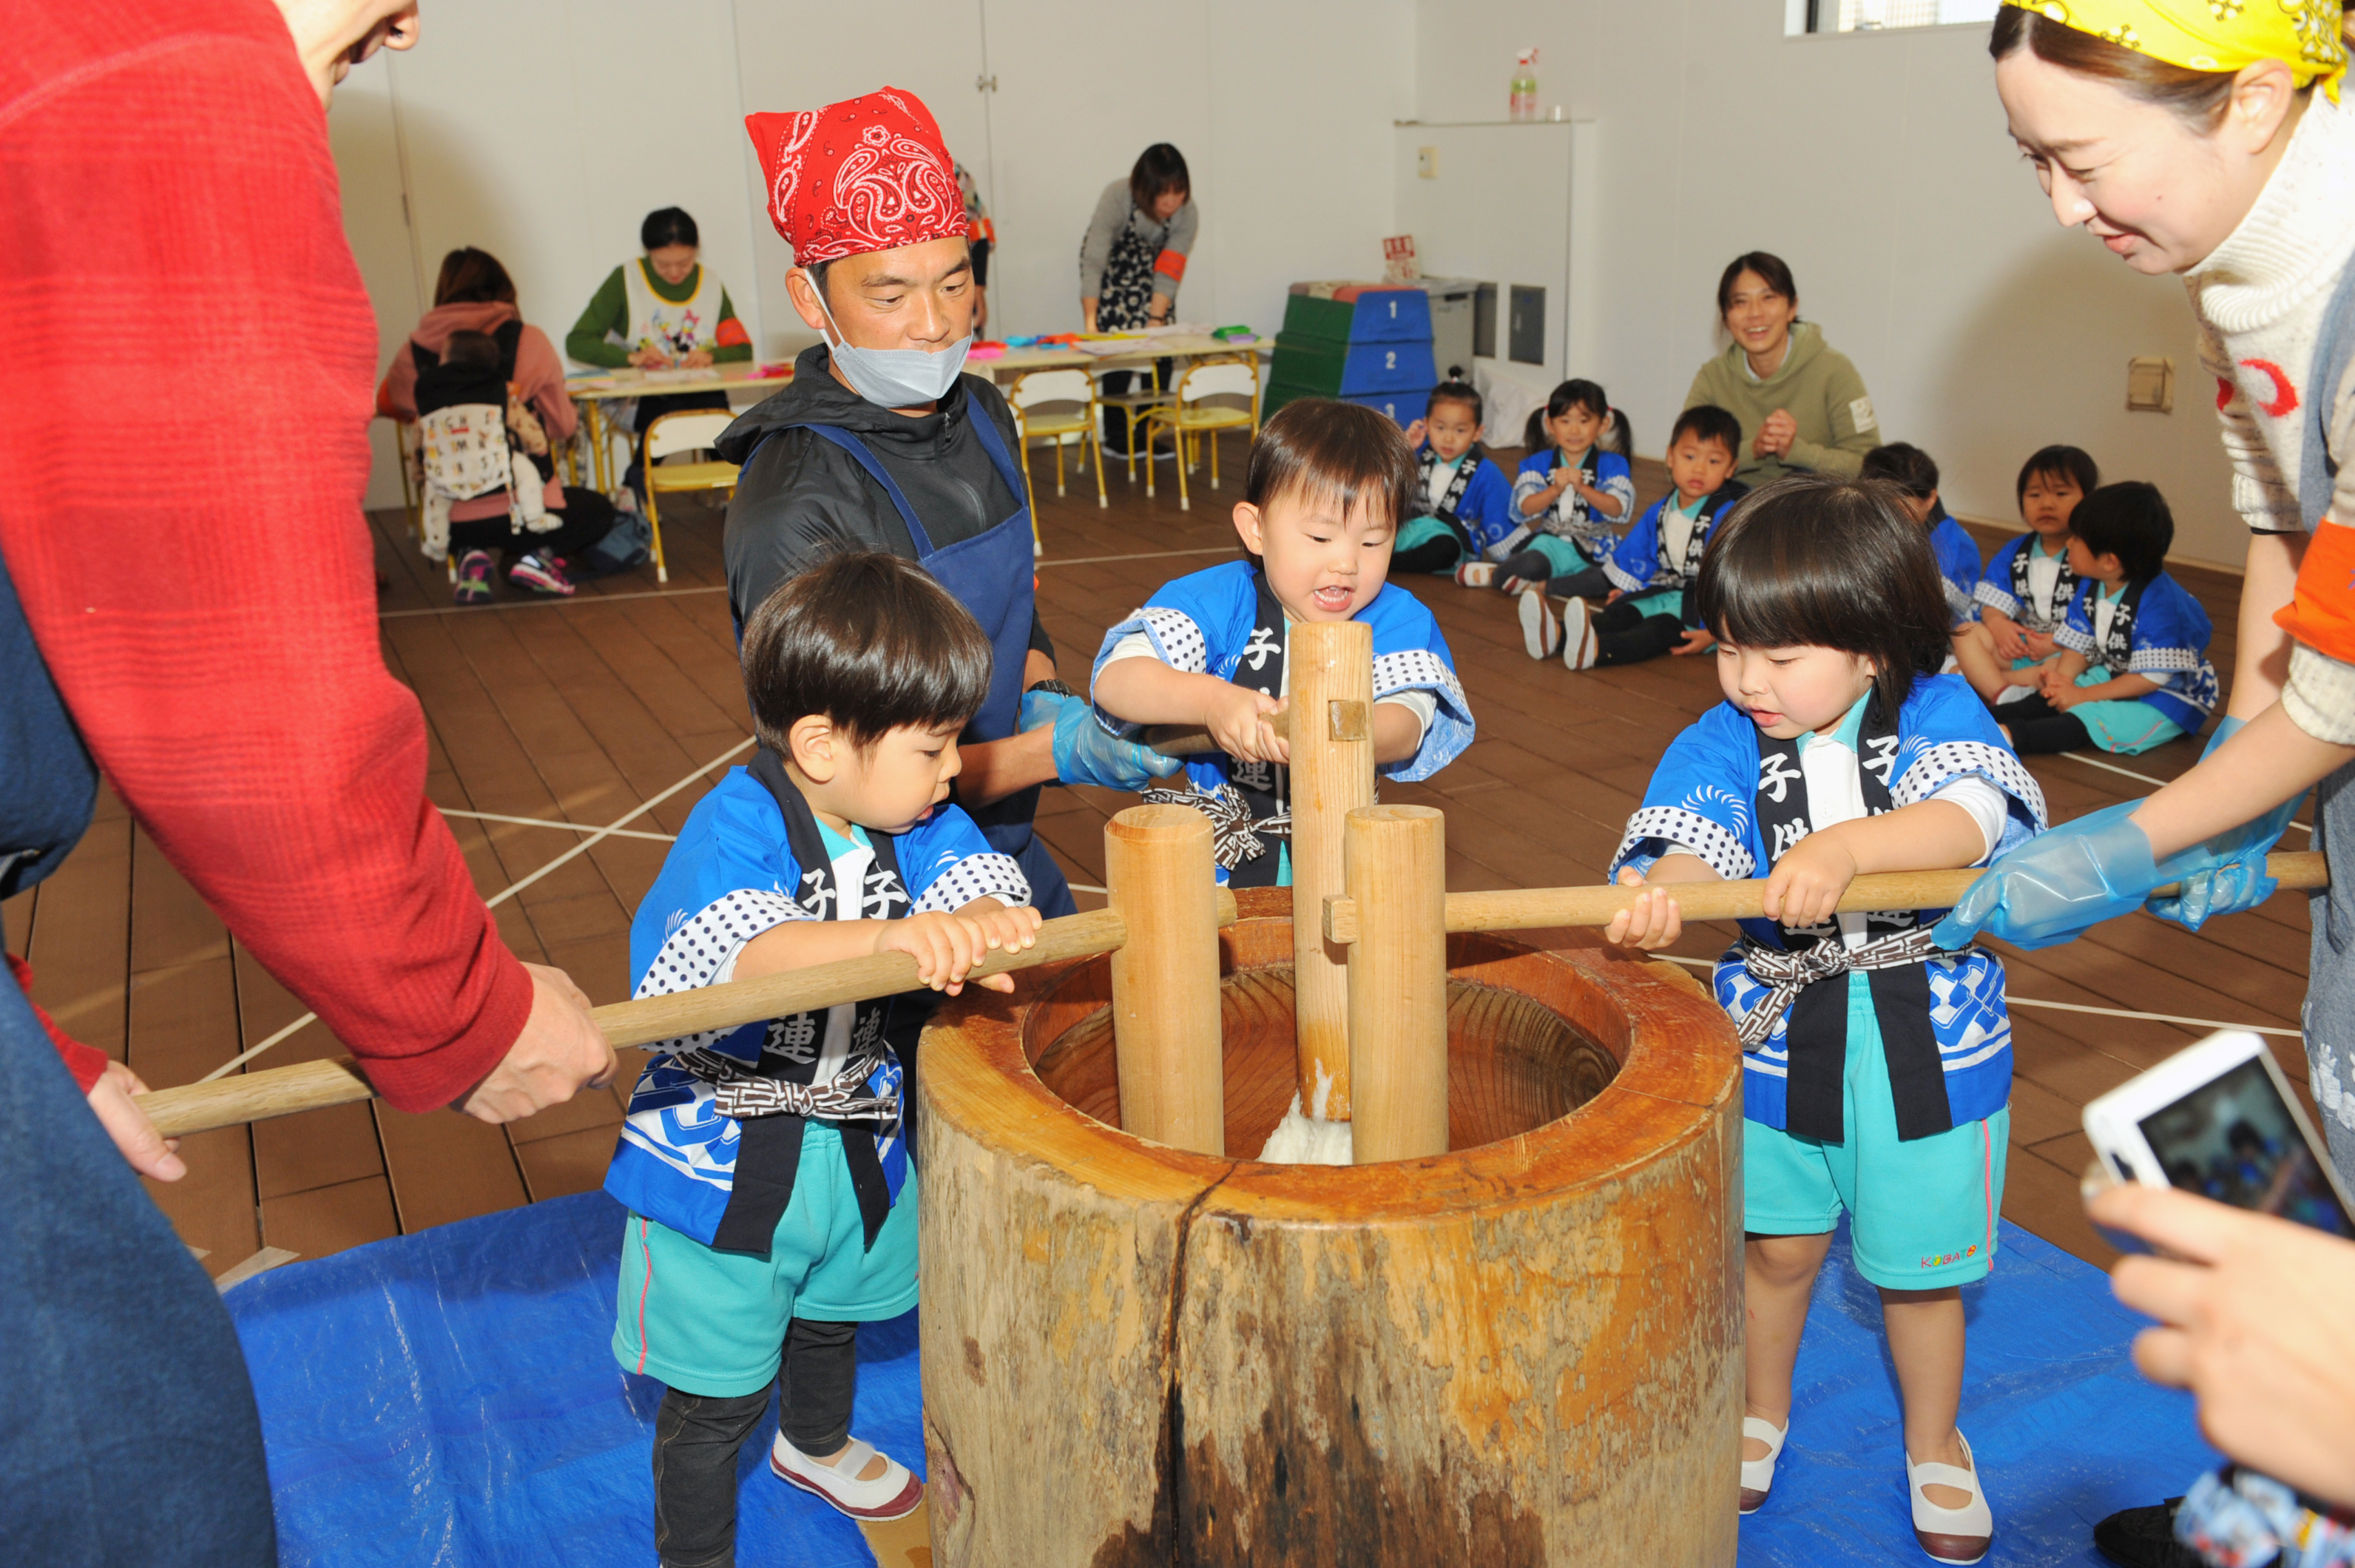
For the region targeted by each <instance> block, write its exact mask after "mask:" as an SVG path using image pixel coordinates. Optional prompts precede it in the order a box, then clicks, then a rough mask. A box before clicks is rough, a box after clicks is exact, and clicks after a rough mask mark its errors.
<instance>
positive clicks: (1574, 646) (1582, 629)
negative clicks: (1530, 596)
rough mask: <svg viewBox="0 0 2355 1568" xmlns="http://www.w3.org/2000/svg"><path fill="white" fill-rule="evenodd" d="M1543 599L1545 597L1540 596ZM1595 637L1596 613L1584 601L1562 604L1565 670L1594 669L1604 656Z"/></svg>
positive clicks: (1563, 665)
mask: <svg viewBox="0 0 2355 1568" xmlns="http://www.w3.org/2000/svg"><path fill="white" fill-rule="evenodd" d="M1538 597H1540V598H1542V597H1544V595H1542V594H1540V595H1538ZM1602 653H1603V650H1602V645H1601V644H1599V643H1598V642H1597V641H1596V640H1595V636H1594V612H1593V611H1592V610H1589V609H1588V608H1587V607H1586V601H1585V600H1583V599H1565V600H1563V601H1562V602H1561V665H1562V667H1563V668H1564V669H1593V667H1594V661H1595V660H1596V659H1598V658H1600V657H1601V656H1602Z"/></svg>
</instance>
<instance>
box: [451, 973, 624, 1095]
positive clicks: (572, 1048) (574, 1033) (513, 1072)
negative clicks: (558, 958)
mask: <svg viewBox="0 0 2355 1568" xmlns="http://www.w3.org/2000/svg"><path fill="white" fill-rule="evenodd" d="M524 968H525V970H526V971H527V973H528V974H529V975H530V976H531V1016H530V1017H529V1018H527V1019H525V1020H524V1025H523V1032H522V1033H521V1034H519V1035H517V1036H516V1042H515V1044H513V1045H512V1046H509V1047H508V1048H507V1053H506V1056H505V1057H504V1058H503V1059H501V1061H500V1062H499V1064H498V1065H497V1066H496V1067H494V1068H492V1069H491V1075H490V1076H489V1077H487V1078H485V1079H484V1080H483V1081H482V1082H481V1083H477V1084H475V1085H474V1093H471V1094H469V1095H467V1096H466V1098H465V1099H464V1101H463V1102H461V1104H460V1105H459V1109H461V1110H463V1111H464V1112H465V1113H466V1115H470V1116H472V1117H474V1119H475V1120H476V1121H480V1122H490V1123H494V1124H496V1123H499V1122H519V1121H521V1120H523V1118H524V1117H526V1116H529V1115H536V1114H537V1113H538V1112H541V1111H545V1110H547V1109H548V1108H549V1106H550V1105H561V1104H564V1102H565V1101H567V1100H570V1098H572V1096H573V1095H575V1094H578V1093H581V1090H583V1089H602V1088H603V1087H604V1086H605V1085H606V1084H608V1083H612V1082H613V1073H614V1072H615V1071H616V1070H617V1069H618V1067H619V1065H620V1063H619V1062H617V1061H615V1059H614V1056H613V1047H612V1046H610V1045H608V1044H606V1043H605V1036H604V1034H603V1032H602V1030H600V1029H598V1028H597V1020H596V1019H592V1018H591V1017H590V1016H589V998H588V997H584V996H582V995H581V987H578V986H576V985H574V984H573V983H572V976H570V975H567V974H566V973H565V972H564V971H563V970H561V969H551V968H549V966H548V965H544V964H527V965H524Z"/></svg>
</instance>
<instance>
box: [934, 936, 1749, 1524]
mask: <svg viewBox="0 0 2355 1568" xmlns="http://www.w3.org/2000/svg"><path fill="white" fill-rule="evenodd" d="M1289 912H1290V895H1289V894H1288V892H1286V891H1277V890H1267V891H1245V892H1243V893H1242V894H1241V915H1242V918H1241V921H1240V922H1239V923H1237V924H1236V925H1235V926H1234V927H1233V928H1232V929H1231V930H1229V931H1226V932H1224V933H1221V934H1220V946H1221V968H1222V972H1223V973H1224V974H1225V976H1226V979H1225V981H1224V983H1223V985H1222V988H1221V1029H1222V1035H1223V1041H1222V1047H1223V1065H1224V1072H1225V1078H1226V1092H1225V1097H1224V1098H1225V1122H1226V1129H1227V1147H1228V1148H1229V1149H1231V1150H1235V1151H1255V1150H1256V1149H1257V1148H1258V1147H1260V1145H1261V1143H1262V1142H1263V1140H1264V1139H1265V1137H1266V1136H1267V1134H1268V1132H1269V1131H1270V1130H1271V1129H1272V1128H1273V1125H1274V1123H1275V1121H1276V1119H1277V1118H1278V1116H1280V1115H1282V1113H1283V1112H1284V1108H1285V1106H1286V1105H1287V1104H1289V1102H1290V1100H1291V1096H1292V1092H1293V1089H1294V1086H1295V1080H1294V1063H1295V1057H1294V1053H1293V1049H1292V1047H1293V1024H1292V1019H1291V1014H1290V1006H1289V1002H1290V994H1291V984H1290V980H1291V976H1290V972H1289V971H1290V963H1291V959H1292V954H1293V937H1292V930H1291V921H1290V919H1289ZM1448 950H1449V951H1448V959H1449V968H1450V976H1451V985H1450V987H1449V990H1450V995H1449V1000H1448V1032H1449V1037H1450V1056H1449V1094H1448V1124H1449V1128H1448V1130H1449V1141H1450V1145H1451V1149H1450V1152H1448V1153H1446V1154H1444V1155H1438V1156H1433V1157H1423V1158H1417V1159H1411V1160H1398V1161H1393V1162H1390V1163H1386V1164H1378V1165H1367V1166H1355V1167H1316V1166H1284V1165H1267V1164H1262V1163H1260V1162H1259V1161H1257V1160H1253V1159H1247V1158H1234V1157H1226V1158H1217V1157H1209V1156H1204V1155H1199V1154H1193V1153H1189V1152H1187V1151H1185V1150H1181V1149H1177V1148H1172V1147H1167V1146H1165V1145H1160V1144H1155V1143H1149V1142H1146V1141H1145V1140H1143V1139H1140V1138H1136V1137H1134V1136H1130V1135H1128V1134H1126V1133H1124V1132H1123V1131H1121V1130H1120V1129H1119V1128H1118V1126H1117V1125H1114V1123H1115V1122H1116V1121H1117V1118H1118V1109H1119V1094H1118V1084H1117V1079H1116V1067H1115V1061H1114V1052H1113V1049H1112V1040H1111V1031H1110V1029H1109V1026H1108V1022H1107V1014H1106V1007H1107V1004H1108V1001H1109V998H1110V996H1111V981H1110V976H1109V965H1108V963H1107V962H1106V961H1105V960H1102V959H1096V960H1083V961H1078V962H1073V963H1069V964H1065V965H1059V966H1053V967H1048V968H1041V969H1038V970H1033V971H1030V972H1028V973H1027V974H1025V975H1023V976H1020V977H1019V979H1018V982H1017V985H1018V988H1017V990H1016V991H1015V993H1014V994H1013V995H1011V996H1000V995H996V994H993V993H988V992H979V991H975V992H969V993H968V994H967V995H966V996H965V997H963V998H959V999H958V1000H956V1001H954V1002H951V1003H949V1004H947V1005H945V1006H944V1007H943V1008H942V1010H941V1012H940V1014H939V1015H938V1018H937V1019H936V1020H935V1022H934V1023H933V1025H932V1028H931V1029H929V1030H928V1031H927V1033H926V1036H925V1040H924V1046H923V1051H922V1069H921V1071H920V1072H919V1073H918V1074H917V1077H918V1083H919V1093H920V1094H921V1096H922V1101H923V1105H922V1112H921V1114H920V1115H919V1116H918V1117H917V1124H916V1125H917V1135H916V1136H917V1140H918V1164H919V1166H920V1167H921V1168H922V1172H923V1182H924V1189H923V1201H922V1227H923V1243H922V1244H923V1259H924V1307H923V1312H922V1317H921V1323H922V1330H921V1332H922V1358H923V1368H924V1373H923V1378H924V1415H925V1439H926V1450H927V1456H928V1458H929V1461H930V1467H929V1473H930V1482H929V1486H928V1488H927V1490H928V1494H929V1498H930V1501H931V1507H932V1542H933V1548H934V1551H935V1553H936V1554H937V1556H936V1560H937V1561H938V1563H940V1564H941V1565H942V1568H985V1565H993V1568H994V1565H996V1564H1003V1563H1072V1564H1087V1565H1089V1568H1115V1565H1123V1564H1137V1565H1142V1564H1146V1563H1152V1564H1156V1568H1158V1565H1164V1564H1171V1563H1176V1564H1184V1565H1188V1568H1192V1565H1209V1564H1236V1565H1238V1568H1240V1565H1241V1564H1244V1563H1250V1564H1253V1565H1257V1568H1268V1565H1271V1564H1277V1563H1298V1564H1303V1565H1307V1564H1317V1565H1320V1568H1321V1565H1324V1564H1330V1563H1480V1564H1483V1565H1484V1568H1485V1565H1487V1564H1498V1565H1506V1564H1523V1563H1527V1564H1538V1563H1622V1562H1624V1563H1645V1564H1647V1565H1648V1564H1668V1565H1686V1564H1690V1565H1694V1568H1704V1565H1706V1568H1721V1565H1724V1564H1730V1563H1732V1562H1733V1561H1734V1546H1735V1521H1736V1507H1737V1501H1738V1497H1737V1494H1738V1491H1739V1484H1740V1483H1739V1457H1740V1441H1741V1439H1740V1432H1741V1417H1742V1353H1741V1351H1742V1305H1741V1304H1742V1221H1741V1207H1740V1194H1741V1180H1740V1171H1741V1157H1742V1156H1741V1151H1742V1141H1741V1140H1742V1134H1741V1118H1742V1099H1741V1082H1740V1080H1741V1071H1742V1070H1741V1058H1740V1054H1739V1051H1737V1049H1736V1047H1735V1045H1734V1041H1733V1036H1732V1029H1731V1027H1730V1026H1729V1025H1728V1023H1727V1022H1726V1019H1725V1015H1724V1013H1723V1012H1722V1011H1721V1009H1720V1008H1718V1007H1717V1006H1716V1005H1715V1003H1714V1002H1712V1001H1711V1000H1710V997H1708V996H1707V995H1706V994H1705V993H1703V992H1702V991H1701V990H1700V987H1698V986H1696V985H1695V984H1694V983H1693V982H1692V981H1691V980H1690V979H1689V978H1688V977H1687V976H1684V975H1683V974H1681V973H1680V972H1678V971H1676V970H1674V969H1672V968H1670V967H1669V966H1668V965H1664V964H1656V963H1650V962H1646V961H1645V960H1643V959H1641V958H1638V957H1636V956H1633V955H1626V954H1623V953H1621V952H1618V951H1617V950H1614V949H1610V948H1606V947H1603V946H1602V945H1600V944H1599V943H1598V942H1597V941H1596V939H1595V938H1594V937H1593V935H1592V934H1591V933H1567V932H1554V933H1529V936H1528V937H1525V938H1512V937H1505V936H1499V935H1494V934H1487V933H1480V934H1467V935H1461V936H1456V937H1452V938H1451V939H1450V940H1449V943H1448ZM1059 1091H1060V1093H1059Z"/></svg>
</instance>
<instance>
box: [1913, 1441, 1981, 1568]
mask: <svg viewBox="0 0 2355 1568" xmlns="http://www.w3.org/2000/svg"><path fill="white" fill-rule="evenodd" d="M1955 1441H1956V1442H1959V1443H1960V1444H1962V1445H1963V1466H1964V1467H1963V1468H1960V1469H1957V1468H1956V1467H1954V1466H1952V1465H1941V1464H1937V1463H1935V1462H1932V1463H1930V1464H1924V1465H1917V1464H1915V1463H1914V1462H1913V1455H1912V1454H1908V1455H1906V1456H1905V1486H1906V1489H1907V1490H1908V1491H1910V1492H1912V1493H1913V1539H1914V1540H1915V1541H1920V1542H1921V1543H1922V1550H1923V1551H1924V1552H1928V1553H1929V1554H1930V1559H1931V1561H1932V1562H1934V1563H1976V1562H1977V1561H1978V1560H1979V1559H1980V1558H1982V1557H1985V1556H1986V1555H1987V1547H1988V1546H1989V1545H1990V1544H1991V1543H1992V1542H1993V1541H1994V1540H1995V1510H1994V1509H1990V1508H1988V1507H1987V1493H1986V1492H1985V1491H1984V1490H1982V1489H1981V1488H1980V1487H1979V1474H1978V1466H1977V1464H1976V1463H1974V1462H1973V1461H1972V1459H1971V1443H1970V1439H1969V1438H1967V1437H1965V1436H1964V1435H1962V1434H1961V1433H1960V1432H1957V1433H1955ZM1924 1487H1952V1488H1955V1490H1956V1491H1958V1492H1968V1493H1969V1494H1970V1498H1971V1500H1970V1501H1969V1502H1967V1503H1966V1504H1964V1505H1963V1506H1962V1507H1961V1508H1941V1507H1940V1506H1939V1505H1937V1504H1936V1503H1934V1502H1932V1501H1931V1500H1930V1499H1929V1496H1928V1494H1926V1493H1925V1492H1923V1489H1922V1488H1924Z"/></svg>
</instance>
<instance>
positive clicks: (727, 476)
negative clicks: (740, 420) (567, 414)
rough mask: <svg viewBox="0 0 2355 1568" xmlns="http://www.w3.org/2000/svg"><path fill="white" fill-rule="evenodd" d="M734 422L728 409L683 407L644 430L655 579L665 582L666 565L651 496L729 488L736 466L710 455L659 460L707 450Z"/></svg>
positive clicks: (733, 483)
mask: <svg viewBox="0 0 2355 1568" xmlns="http://www.w3.org/2000/svg"><path fill="white" fill-rule="evenodd" d="M735 421H736V415H735V414H734V412H733V411H730V410H728V409H684V410H681V411H679V412H677V413H675V414H665V415H663V416H662V418H660V419H658V420H656V421H655V422H654V423H653V424H652V425H650V426H648V427H647V430H646V467H645V480H646V528H647V530H648V531H649V532H650V533H652V534H653V535H654V544H655V581H657V582H668V581H670V568H669V566H668V564H667V563H666V561H665V560H663V542H662V518H661V517H660V516H659V515H658V513H657V510H656V507H657V506H658V503H657V501H656V500H655V497H656V496H661V495H664V494H666V493H667V492H672V491H687V490H733V489H734V488H736V465H735V464H732V463H722V462H720V461H719V459H718V458H717V457H714V458H713V459H712V460H711V461H709V462H708V463H671V464H666V463H664V462H663V461H662V460H663V459H664V458H666V457H670V456H674V455H676V454H677V453H682V452H708V451H709V450H710V449H711V443H713V442H715V441H718V440H719V432H721V431H723V430H726V429H727V428H728V427H729V426H730V425H731V424H733V423H734V422H735Z"/></svg>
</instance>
